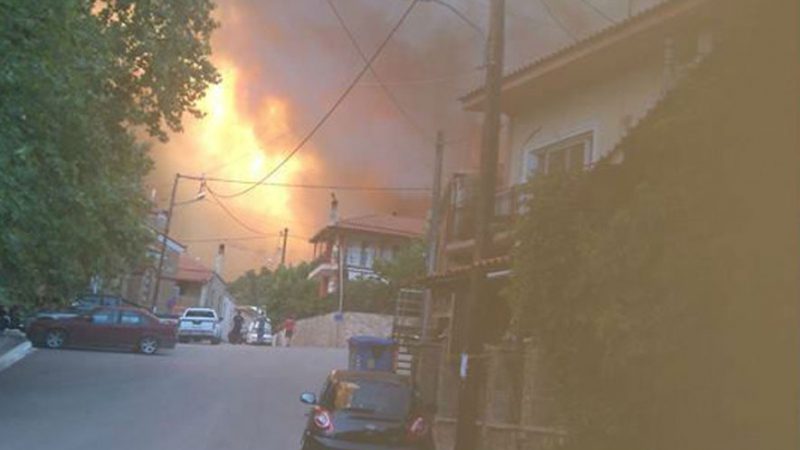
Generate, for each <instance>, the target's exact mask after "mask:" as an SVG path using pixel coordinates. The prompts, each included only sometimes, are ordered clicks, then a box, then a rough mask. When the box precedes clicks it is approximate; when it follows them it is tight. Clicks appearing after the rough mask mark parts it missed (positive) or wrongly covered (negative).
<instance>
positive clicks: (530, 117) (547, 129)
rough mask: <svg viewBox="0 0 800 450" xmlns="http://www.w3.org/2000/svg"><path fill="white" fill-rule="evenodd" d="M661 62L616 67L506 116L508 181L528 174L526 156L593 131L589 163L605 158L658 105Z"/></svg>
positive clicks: (654, 58) (652, 59)
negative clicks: (590, 80)
mask: <svg viewBox="0 0 800 450" xmlns="http://www.w3.org/2000/svg"><path fill="white" fill-rule="evenodd" d="M663 64H664V58H663V53H662V52H654V53H653V54H651V55H649V57H648V58H644V59H641V60H639V61H637V62H635V64H630V63H628V64H625V65H621V66H620V67H619V69H618V70H617V71H614V72H612V73H605V74H603V75H602V76H598V77H596V78H593V79H592V82H591V83H589V84H583V85H578V86H574V87H571V88H569V89H563V90H561V91H559V92H554V93H552V94H550V95H548V96H545V97H541V98H538V99H537V100H536V102H531V105H530V109H528V110H526V111H524V112H522V113H519V114H515V115H514V116H512V117H511V127H510V145H509V150H508V151H509V152H510V154H509V155H508V159H509V160H510V161H509V172H508V177H509V178H508V179H509V180H510V181H511V184H516V183H520V182H522V181H523V180H524V179H525V176H526V175H527V174H526V173H525V172H526V168H525V154H526V153H527V152H528V151H529V150H531V149H538V148H542V147H546V146H548V145H552V144H555V143H557V142H559V141H561V140H563V139H566V138H569V137H572V136H575V135H578V134H581V133H585V132H589V131H591V132H593V146H592V149H591V155H590V161H589V162H596V161H597V160H599V159H600V158H602V157H603V156H605V155H607V154H608V153H609V152H610V151H611V150H613V148H614V147H615V146H616V144H617V143H618V142H619V141H620V139H621V138H622V137H623V136H624V135H625V133H626V132H627V130H628V128H629V127H630V126H633V125H635V124H636V122H637V121H638V120H640V119H641V118H642V117H644V116H645V115H646V113H647V112H648V111H649V110H650V109H651V108H652V107H653V106H655V104H656V103H657V102H658V100H659V98H660V97H661V95H662V92H663V88H664V82H663V80H664V65H663Z"/></svg>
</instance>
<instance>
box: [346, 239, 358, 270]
mask: <svg viewBox="0 0 800 450" xmlns="http://www.w3.org/2000/svg"><path fill="white" fill-rule="evenodd" d="M360 258H361V249H360V248H359V247H358V245H355V244H351V245H349V246H348V247H347V265H348V266H357V265H359V263H360Z"/></svg>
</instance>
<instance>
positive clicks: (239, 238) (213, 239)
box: [180, 234, 311, 244]
mask: <svg viewBox="0 0 800 450" xmlns="http://www.w3.org/2000/svg"><path fill="white" fill-rule="evenodd" d="M276 237H280V235H278V234H270V235H264V236H235V237H225V236H221V237H204V238H191V239H180V242H186V243H195V244H197V243H203V242H236V241H257V240H264V239H273V238H276ZM289 239H295V240H297V241H304V242H308V240H310V239H311V238H310V237H308V236H297V235H293V234H290V235H289Z"/></svg>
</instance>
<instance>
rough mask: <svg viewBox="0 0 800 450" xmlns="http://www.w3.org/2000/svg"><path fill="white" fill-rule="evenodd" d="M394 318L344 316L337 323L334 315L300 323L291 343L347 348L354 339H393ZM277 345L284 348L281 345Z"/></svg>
mask: <svg viewBox="0 0 800 450" xmlns="http://www.w3.org/2000/svg"><path fill="white" fill-rule="evenodd" d="M391 334H392V316H387V315H381V314H367V313H344V317H343V320H342V321H341V322H337V321H336V320H335V315H334V314H325V315H323V316H316V317H310V318H308V319H302V320H298V321H297V323H296V324H295V334H294V338H293V340H292V346H294V347H345V346H346V345H347V339H348V338H350V337H351V336H360V335H366V336H377V337H390V336H391ZM278 345H281V343H280V342H279V344H278Z"/></svg>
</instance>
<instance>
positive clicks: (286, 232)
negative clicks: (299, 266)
mask: <svg viewBox="0 0 800 450" xmlns="http://www.w3.org/2000/svg"><path fill="white" fill-rule="evenodd" d="M281 235H282V236H283V245H281V266H283V265H285V264H286V240H287V239H288V238H289V229H288V228H284V229H283V232H282V233H281Z"/></svg>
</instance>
